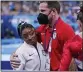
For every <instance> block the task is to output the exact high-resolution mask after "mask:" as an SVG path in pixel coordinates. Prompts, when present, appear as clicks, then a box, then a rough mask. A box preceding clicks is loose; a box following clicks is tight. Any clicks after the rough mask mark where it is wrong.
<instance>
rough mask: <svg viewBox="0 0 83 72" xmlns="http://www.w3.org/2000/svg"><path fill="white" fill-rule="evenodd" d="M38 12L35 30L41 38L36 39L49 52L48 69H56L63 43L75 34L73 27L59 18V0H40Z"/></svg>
mask: <svg viewBox="0 0 83 72" xmlns="http://www.w3.org/2000/svg"><path fill="white" fill-rule="evenodd" d="M39 12H40V14H39V15H38V18H37V19H38V21H39V23H40V24H41V26H40V27H39V28H38V29H37V32H38V35H40V36H38V37H40V38H41V40H40V39H39V38H38V40H40V41H41V43H42V44H43V46H44V49H45V51H49V53H50V68H51V69H50V70H51V71H57V70H58V68H59V64H60V60H61V56H62V50H63V46H64V43H65V42H66V41H67V40H69V39H71V38H72V37H73V36H74V35H75V34H74V31H73V29H72V28H71V27H70V26H69V25H68V24H66V23H64V21H62V19H61V18H60V4H59V2H57V1H48V2H47V1H44V2H41V3H40V5H39ZM13 56H14V55H13ZM13 56H11V57H13ZM12 60H13V58H11V62H12ZM14 61H15V60H14ZM13 65H15V63H13ZM16 66H17V65H16Z"/></svg>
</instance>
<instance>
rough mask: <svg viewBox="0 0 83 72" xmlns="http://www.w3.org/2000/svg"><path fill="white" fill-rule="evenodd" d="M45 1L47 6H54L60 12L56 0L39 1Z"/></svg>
mask: <svg viewBox="0 0 83 72" xmlns="http://www.w3.org/2000/svg"><path fill="white" fill-rule="evenodd" d="M43 2H46V3H47V4H48V7H49V8H55V9H56V10H57V12H58V14H59V13H60V4H59V2H58V1H41V2H40V3H43Z"/></svg>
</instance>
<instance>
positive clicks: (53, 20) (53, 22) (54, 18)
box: [50, 15, 60, 27]
mask: <svg viewBox="0 0 83 72" xmlns="http://www.w3.org/2000/svg"><path fill="white" fill-rule="evenodd" d="M59 17H60V16H59V15H57V16H56V17H53V19H52V23H51V24H50V27H52V26H53V25H54V24H55V23H56V21H57V20H58V19H59Z"/></svg>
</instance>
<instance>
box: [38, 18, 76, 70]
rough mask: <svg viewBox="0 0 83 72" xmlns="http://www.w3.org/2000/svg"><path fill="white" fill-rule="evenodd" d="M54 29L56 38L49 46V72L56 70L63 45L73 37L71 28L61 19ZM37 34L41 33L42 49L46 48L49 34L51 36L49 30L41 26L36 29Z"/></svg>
mask: <svg viewBox="0 0 83 72" xmlns="http://www.w3.org/2000/svg"><path fill="white" fill-rule="evenodd" d="M54 29H56V38H55V39H52V44H51V47H52V49H51V53H50V66H51V71H55V70H58V68H59V64H60V60H61V56H62V50H63V45H64V43H65V42H66V41H67V40H69V39H71V38H72V37H73V36H74V35H75V33H74V31H73V29H72V28H71V26H69V25H68V24H66V23H64V22H63V21H62V19H61V18H59V19H58V21H57V23H56V24H55V26H54ZM37 32H39V33H41V35H40V36H41V41H42V43H43V45H44V48H45V45H46V48H47V46H48V44H49V40H50V37H51V34H52V33H51V32H52V31H51V29H50V28H49V27H47V26H46V25H41V26H40V27H39V28H38V29H37ZM45 36H46V37H45ZM45 41H46V42H45Z"/></svg>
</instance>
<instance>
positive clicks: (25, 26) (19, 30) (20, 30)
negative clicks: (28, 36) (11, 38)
mask: <svg viewBox="0 0 83 72" xmlns="http://www.w3.org/2000/svg"><path fill="white" fill-rule="evenodd" d="M25 28H31V29H32V28H34V27H33V26H32V25H31V24H29V23H27V22H21V23H19V24H18V27H17V30H18V34H19V36H20V37H21V35H22V31H23V30H24V29H25Z"/></svg>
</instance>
